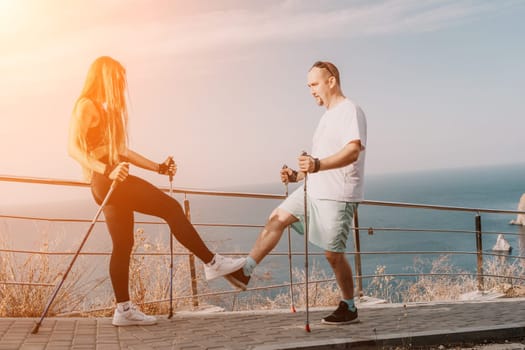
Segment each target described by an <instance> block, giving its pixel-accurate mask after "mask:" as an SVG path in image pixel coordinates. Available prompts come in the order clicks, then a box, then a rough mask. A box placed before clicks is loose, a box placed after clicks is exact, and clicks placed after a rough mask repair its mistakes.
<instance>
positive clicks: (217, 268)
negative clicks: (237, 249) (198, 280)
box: [204, 254, 246, 281]
mask: <svg viewBox="0 0 525 350" xmlns="http://www.w3.org/2000/svg"><path fill="white" fill-rule="evenodd" d="M245 263H246V259H245V258H233V259H232V258H227V257H225V256H222V255H219V254H215V256H214V257H213V260H212V261H211V262H209V263H207V264H204V274H205V275H206V279H207V280H208V281H210V280H212V279H215V278H217V277H221V276H225V275H229V274H230V273H232V272H234V271H237V270H238V269H240V268H241V267H243V266H244V264H245Z"/></svg>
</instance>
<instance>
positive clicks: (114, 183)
mask: <svg viewBox="0 0 525 350" xmlns="http://www.w3.org/2000/svg"><path fill="white" fill-rule="evenodd" d="M117 184H118V182H117V181H116V180H114V181H113V183H112V184H111V187H110V188H109V191H108V193H107V194H106V197H105V198H104V200H103V201H102V204H100V206H99V207H98V210H97V213H96V214H95V217H94V218H93V220H92V221H91V225H90V226H89V229H88V230H87V232H86V235H85V236H84V239H83V240H82V242H81V243H80V246H79V247H78V249H77V251H76V253H75V255H74V256H73V259H72V260H71V262H70V263H69V266H68V268H67V270H66V272H65V273H64V275H63V276H62V279H61V280H60V282H58V283H57V284H56V286H55V290H54V291H53V294H52V295H51V298H50V299H49V300H48V302H47V304H46V307H45V308H44V311H43V312H42V315H41V316H40V320H38V322H37V323H36V325H35V327H34V328H33V330H32V331H31V333H32V334H36V333H38V329H39V328H40V325H41V324H42V321H43V320H44V317H46V315H47V312H48V311H49V308H50V307H51V304H52V303H53V301H54V300H55V298H56V296H57V294H58V291H59V290H60V288H61V287H62V284H64V281H65V280H66V278H67V275H68V274H69V272H70V271H71V268H72V267H73V264H74V263H75V261H76V260H77V258H78V255H79V254H80V251H81V250H82V247H83V246H84V244H85V243H86V241H87V239H88V237H89V235H90V233H91V231H92V230H93V227H95V224H96V222H97V220H98V217H99V216H100V213H101V212H102V209H104V207H105V205H106V204H107V202H108V200H109V198H110V197H111V194H112V193H113V191H114V190H115V188H116V187H117Z"/></svg>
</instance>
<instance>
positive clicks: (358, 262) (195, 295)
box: [0, 175, 525, 306]
mask: <svg viewBox="0 0 525 350" xmlns="http://www.w3.org/2000/svg"><path fill="white" fill-rule="evenodd" d="M0 182H19V183H28V184H42V185H55V186H70V187H89V184H88V183H86V182H82V181H72V180H60V179H46V178H34V177H19V176H6V175H0ZM160 189H161V190H163V191H165V192H168V191H169V190H170V189H169V188H163V187H160ZM172 190H173V193H178V194H183V195H184V201H183V202H184V210H185V213H186V216H187V218H188V220H190V222H191V209H190V202H189V200H188V199H187V196H188V195H199V196H216V197H235V198H249V199H273V200H283V199H285V198H286V196H285V195H278V194H262V193H244V192H223V191H209V190H197V189H181V188H173V189H172ZM360 206H383V207H390V208H405V209H406V208H413V209H426V210H439V211H449V212H468V213H472V214H474V223H473V227H474V230H451V229H428V228H424V229H423V228H391V227H360V226H359V212H358V211H357V210H356V212H355V215H354V228H353V239H354V247H355V249H354V251H353V252H347V255H353V256H354V266H355V280H356V290H357V291H358V292H362V291H363V279H367V278H374V277H400V276H409V277H417V276H433V275H434V276H437V275H442V276H445V275H450V276H460V275H470V276H473V275H475V276H476V278H477V286H478V290H480V291H482V290H483V289H484V277H500V278H507V279H510V280H520V281H525V278H524V277H522V276H502V275H492V274H484V271H483V257H484V256H499V255H500V254H497V253H488V252H486V251H484V250H483V240H482V237H483V234H496V233H499V232H487V231H483V230H482V225H481V214H483V213H484V214H514V215H518V214H525V212H523V211H516V210H498V209H487V208H468V207H457V206H443V205H427V204H414V203H400V202H385V201H370V200H365V201H363V202H361V203H360ZM0 218H9V219H20V220H35V221H49V222H89V221H90V220H85V219H66V218H47V217H34V216H20V215H13V214H5V215H0ZM99 222H103V220H99ZM136 223H144V224H164V223H163V222H152V221H136ZM193 224H194V225H195V226H202V227H235V228H262V227H263V226H262V225H254V224H238V223H193ZM361 231H365V232H366V233H367V234H368V235H372V234H374V232H379V231H385V232H433V233H467V234H474V235H475V245H476V249H475V251H362V250H361V234H362V233H361ZM506 234H509V235H513V234H516V233H512V232H506ZM254 241H255V238H254ZM289 244H290V243H289ZM1 252H4V253H13V254H40V255H73V254H74V253H72V252H42V251H31V250H20V249H18V250H17V249H0V253H1ZM135 254H136V255H168V256H169V252H157V253H135ZM226 254H236V255H238V254H247V252H230V253H226ZM310 254H311V255H317V256H321V255H322V254H321V253H310ZM374 254H389V255H395V254H400V255H401V254H402V255H407V254H420V255H431V254H434V255H435V254H447V255H476V258H477V259H476V273H475V274H474V273H450V274H447V273H419V274H407V273H394V274H383V275H363V272H362V259H361V258H362V256H365V255H374ZM81 255H91V256H107V255H110V252H81ZM175 255H181V256H184V255H187V256H188V263H189V270H190V275H191V295H188V296H180V297H178V298H176V299H191V300H192V304H193V306H198V305H199V298H200V297H205V296H211V295H223V294H229V293H237V292H235V291H221V292H215V293H201V294H199V291H198V285H197V277H196V273H195V258H194V256H193V255H192V254H191V253H175ZM271 255H274V256H280V255H281V256H282V255H288V256H289V257H291V256H300V255H303V256H304V252H289V253H282V252H272V253H271ZM506 256H507V257H508V258H515V259H525V257H523V256H516V255H506ZM289 263H290V264H291V258H290V260H289ZM290 268H291V267H290ZM334 280H335V279H333V278H332V279H325V280H314V281H311V283H324V282H328V281H332V282H333V281H334ZM0 284H10V285H13V284H14V285H30V286H34V287H50V286H53V285H54V284H52V283H29V282H23V281H0ZM301 284H302V283H292V281H290V282H289V283H283V284H275V285H269V286H264V287H258V288H250V289H249V290H251V291H256V290H261V289H271V288H282V287H288V286H289V287H290V288H293V286H298V285H301ZM166 301H167V300H156V301H151V303H153V302H166Z"/></svg>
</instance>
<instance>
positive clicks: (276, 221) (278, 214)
mask: <svg viewBox="0 0 525 350" xmlns="http://www.w3.org/2000/svg"><path fill="white" fill-rule="evenodd" d="M295 221H297V219H296V218H295V217H294V216H293V215H292V214H290V213H288V212H287V211H285V210H283V209H281V208H275V209H274V211H272V213H271V214H270V217H269V218H268V222H267V223H266V228H267V229H269V228H271V229H274V230H280V231H282V230H284V229H285V228H286V226H288V225H291V224H292V223H293V222H295Z"/></svg>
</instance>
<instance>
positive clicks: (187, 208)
mask: <svg viewBox="0 0 525 350" xmlns="http://www.w3.org/2000/svg"><path fill="white" fill-rule="evenodd" d="M184 213H186V218H187V219H188V221H189V222H191V211H190V201H189V200H188V199H187V198H184ZM188 259H189V263H190V278H191V295H192V296H193V298H192V300H193V307H198V306H199V297H197V295H198V292H197V273H196V272H195V255H193V254H190V255H188Z"/></svg>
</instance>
